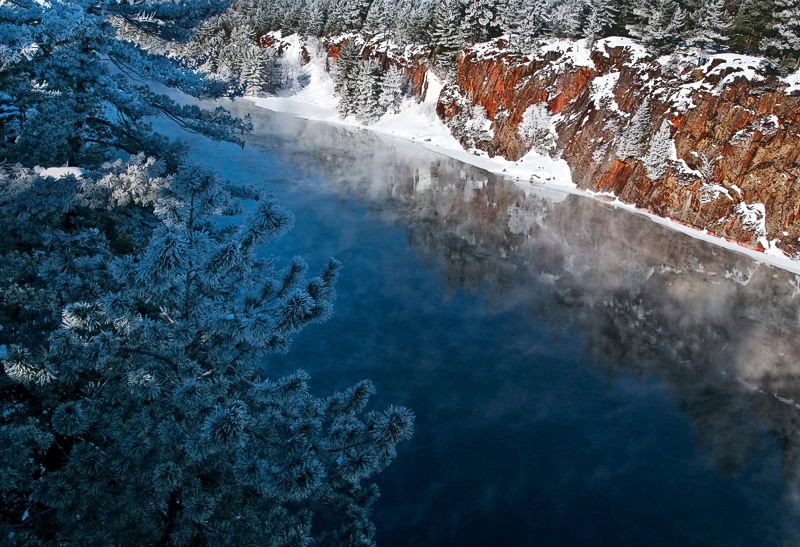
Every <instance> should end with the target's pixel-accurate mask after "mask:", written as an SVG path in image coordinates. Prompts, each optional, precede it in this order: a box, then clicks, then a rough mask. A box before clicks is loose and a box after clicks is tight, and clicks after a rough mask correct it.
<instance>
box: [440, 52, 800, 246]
mask: <svg viewBox="0 0 800 547" xmlns="http://www.w3.org/2000/svg"><path fill="white" fill-rule="evenodd" d="M757 64H758V60H757V59H753V58H749V57H746V56H740V55H716V56H711V57H708V56H700V57H698V56H694V57H693V56H689V55H676V56H673V57H671V58H668V59H666V58H665V59H654V58H652V57H651V56H649V55H648V54H647V53H646V52H645V51H644V50H642V49H641V47H640V46H638V45H637V44H636V43H634V42H632V41H629V40H621V39H606V40H601V41H600V42H598V43H597V44H595V46H594V47H593V48H591V50H589V49H586V48H584V47H583V46H582V44H581V43H577V44H576V43H570V42H557V43H551V44H549V45H546V46H545V47H542V48H541V49H540V50H539V51H538V52H537V54H536V55H535V56H531V57H523V56H512V55H510V54H509V53H508V48H507V47H506V44H504V43H503V42H502V41H496V42H493V43H491V44H482V45H480V46H477V47H475V48H473V49H470V50H467V51H465V52H463V53H462V54H460V55H459V57H458V59H457V71H456V76H455V81H454V83H453V84H452V85H450V86H449V87H448V88H445V90H444V91H443V93H442V97H441V98H440V101H439V105H438V112H439V115H440V117H441V118H442V119H443V120H445V121H446V122H447V123H449V124H450V125H451V127H452V128H453V129H454V130H455V133H456V136H457V137H458V138H459V139H460V140H461V141H462V143H463V144H465V145H466V146H473V147H474V148H477V149H480V150H484V151H485V152H487V153H488V154H489V155H491V156H494V155H502V156H504V157H506V158H508V159H511V160H517V159H519V158H520V157H522V156H523V155H524V154H525V153H527V152H528V151H529V150H530V149H531V147H532V143H531V139H530V135H529V134H528V135H526V131H525V129H526V122H525V121H524V118H525V113H526V111H528V109H529V108H531V106H532V105H547V108H546V109H545V110H544V111H545V112H547V113H548V114H549V116H550V122H551V123H552V130H553V131H554V133H555V135H554V137H555V146H554V147H553V148H552V149H550V150H549V152H550V153H552V154H555V155H560V156H561V157H562V158H563V159H564V160H566V162H567V163H568V164H569V166H570V168H571V170H572V177H573V180H574V182H575V183H576V184H577V185H578V186H579V187H580V188H584V189H586V190H590V191H594V192H610V193H613V194H614V195H616V196H617V197H618V198H619V199H620V200H622V201H624V202H627V203H631V204H635V205H636V206H638V207H641V208H643V209H646V210H649V211H652V212H653V213H655V214H657V215H659V216H662V217H670V218H673V219H675V220H678V221H680V222H684V223H686V224H689V225H692V226H695V227H698V228H702V229H706V230H708V231H709V232H710V233H713V234H716V235H718V236H720V237H725V238H729V239H732V240H735V241H737V242H739V243H742V244H744V245H749V246H752V247H756V248H761V249H764V248H770V247H777V248H779V249H781V250H783V251H784V252H786V253H787V254H789V255H792V256H794V257H795V258H797V257H798V256H800V241H799V240H798V238H800V162H799V161H798V156H800V97H798V96H796V95H792V94H791V93H789V92H787V90H788V91H791V90H789V89H788V85H787V84H785V83H782V82H781V81H780V80H778V79H777V78H775V77H766V76H763V75H761V74H760V73H759V70H758V66H757ZM476 113H477V114H476ZM637 113H638V115H637ZM476 115H477V116H484V117H485V118H486V120H487V121H488V122H490V125H489V130H488V131H485V132H483V133H482V134H481V135H479V136H478V138H476V135H475V134H474V132H472V133H471V132H469V131H464V124H463V123H460V119H461V118H463V117H464V116H468V117H469V116H471V117H474V116H476ZM537 124H539V125H541V124H542V119H541V116H540V117H539V118H537V119H534V120H533V121H530V120H529V121H528V122H527V127H528V133H530V127H531V125H533V126H534V127H533V129H539V130H541V129H542V128H541V127H538V128H537V127H535V126H536V125H537Z"/></svg>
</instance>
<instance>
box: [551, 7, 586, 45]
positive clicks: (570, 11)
mask: <svg viewBox="0 0 800 547" xmlns="http://www.w3.org/2000/svg"><path fill="white" fill-rule="evenodd" d="M585 12H586V2H585V0H553V1H551V2H550V4H549V10H548V13H547V28H548V30H549V32H550V33H551V34H552V35H553V36H558V37H560V38H578V37H579V36H580V35H581V29H582V28H583V26H584V22H585Z"/></svg>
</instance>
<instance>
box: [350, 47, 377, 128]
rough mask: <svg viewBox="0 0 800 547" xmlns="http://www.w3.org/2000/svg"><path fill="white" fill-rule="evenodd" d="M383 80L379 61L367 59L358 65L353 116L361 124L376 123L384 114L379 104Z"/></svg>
mask: <svg viewBox="0 0 800 547" xmlns="http://www.w3.org/2000/svg"><path fill="white" fill-rule="evenodd" d="M382 80H383V71H382V70H381V67H380V65H379V64H378V62H377V61H375V60H374V59H366V60H363V61H360V62H359V63H358V67H357V68H356V72H355V82H354V83H355V97H354V98H353V114H355V116H356V119H357V120H358V121H359V122H361V123H364V124H371V123H374V122H375V121H377V119H378V118H379V117H380V115H381V114H382V111H381V106H380V104H379V102H378V94H379V93H380V89H381V81H382Z"/></svg>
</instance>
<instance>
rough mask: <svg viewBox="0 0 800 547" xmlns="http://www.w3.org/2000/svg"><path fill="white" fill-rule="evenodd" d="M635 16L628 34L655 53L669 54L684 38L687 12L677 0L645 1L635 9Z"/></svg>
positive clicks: (629, 26)
mask: <svg viewBox="0 0 800 547" xmlns="http://www.w3.org/2000/svg"><path fill="white" fill-rule="evenodd" d="M633 15H634V17H635V19H636V22H635V23H633V24H630V25H628V27H627V28H628V32H630V33H631V36H633V37H634V38H638V39H639V40H641V41H642V42H643V43H644V44H645V45H646V46H647V47H649V48H652V49H653V50H654V51H657V52H659V53H667V52H669V51H670V50H671V49H672V48H674V47H675V46H676V45H677V44H678V42H679V41H680V40H681V38H682V37H683V31H684V27H685V25H686V12H685V11H684V9H683V8H682V7H681V6H680V5H679V4H678V3H677V2H676V1H675V0H645V1H644V2H642V3H641V4H636V5H635V6H634V7H633Z"/></svg>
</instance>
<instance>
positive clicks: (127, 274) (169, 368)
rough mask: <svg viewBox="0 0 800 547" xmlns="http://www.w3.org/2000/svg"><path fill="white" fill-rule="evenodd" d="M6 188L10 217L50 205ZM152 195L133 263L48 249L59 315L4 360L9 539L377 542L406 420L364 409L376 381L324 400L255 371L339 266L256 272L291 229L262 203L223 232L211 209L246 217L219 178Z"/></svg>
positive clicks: (3, 528)
mask: <svg viewBox="0 0 800 547" xmlns="http://www.w3.org/2000/svg"><path fill="white" fill-rule="evenodd" d="M155 174H158V171H156V172H155ZM140 179H141V177H140ZM145 180H146V178H145ZM28 182H29V185H32V186H34V188H33V191H34V194H33V195H39V196H42V197H40V198H39V199H40V201H41V200H43V199H46V200H52V199H53V198H52V196H48V195H46V194H42V193H41V192H40V190H41V188H38V189H37V188H35V187H36V186H37V185H41V184H47V181H42V180H41V179H38V178H36V177H34V178H33V179H30V177H28ZM0 183H1V184H0V204H2V207H1V209H2V212H3V214H9V213H14V214H15V215H16V218H19V212H20V211H22V210H32V211H33V212H36V213H38V214H41V212H42V210H46V208H45V207H42V205H41V203H37V204H32V203H31V200H30V199H28V198H27V197H26V196H25V194H24V193H20V191H19V190H20V183H19V177H14V178H13V179H10V178H8V177H6V178H3V179H2V180H1V181H0ZM90 185H91V183H90V182H89V181H87V182H84V184H82V185H73V186H72V188H74V189H75V190H76V191H79V192H84V191H86V188H87V187H88V186H90ZM160 186H161V189H160V190H159V192H160V194H159V197H158V199H157V200H156V202H155V213H156V216H157V219H158V223H157V224H156V225H155V228H154V229H153V230H152V232H151V235H150V236H149V241H148V242H147V243H146V244H145V245H144V246H142V247H140V249H141V250H140V251H138V252H136V254H133V255H127V256H118V257H114V255H113V253H112V252H111V248H110V246H109V241H108V240H106V238H105V237H104V236H103V234H102V233H101V232H99V231H98V230H96V229H79V230H69V231H64V230H54V231H53V232H52V233H50V234H49V235H47V236H46V237H44V238H42V239H41V243H42V244H43V245H44V246H45V252H46V255H47V260H45V261H42V262H41V265H40V267H39V271H38V276H39V277H40V278H41V279H42V281H43V283H44V284H45V285H46V286H47V287H49V290H50V292H52V293H53V298H55V299H56V300H58V301H62V302H65V303H66V304H65V305H64V306H63V308H62V311H61V321H60V325H54V326H55V327H56V328H55V329H54V330H53V331H52V332H51V334H50V335H49V337H48V339H47V342H46V344H45V346H44V348H43V349H42V350H39V349H38V348H37V347H36V344H35V342H32V341H31V340H24V341H23V340H19V342H20V344H16V345H12V346H11V347H10V348H9V350H8V352H7V354H6V355H5V356H4V358H3V359H2V364H3V367H4V371H5V376H4V377H2V384H0V385H9V386H10V388H11V389H8V390H6V392H7V395H8V394H12V395H11V398H10V399H6V400H5V401H3V421H2V426H1V427H0V439H1V440H2V443H1V446H3V450H4V454H3V455H4V456H5V458H4V459H3V461H2V464H0V465H2V469H3V473H2V474H0V476H2V477H3V478H2V480H0V492H2V495H3V499H4V508H3V510H2V516H3V518H2V519H0V533H2V537H3V538H4V542H5V544H10V545H29V544H33V543H34V542H35V544H37V545H51V544H52V545H57V544H58V545H60V544H75V545H77V544H80V545H110V544H111V545H142V544H145V545H161V544H164V545H166V544H172V545H198V544H211V545H216V544H229V543H231V542H233V543H236V544H243V545H249V544H264V545H287V544H297V545H305V544H308V543H309V542H310V541H311V540H312V539H316V540H317V541H320V542H321V543H322V544H330V545H341V544H368V543H369V542H370V541H371V538H372V534H373V532H374V529H373V526H372V525H371V523H370V522H369V510H370V509H369V508H370V504H371V503H372V502H373V501H374V499H375V493H376V491H375V487H374V486H373V485H364V484H362V481H363V480H364V479H366V478H368V477H369V476H370V475H372V474H373V473H375V472H377V471H378V470H380V469H381V468H383V467H384V466H385V465H387V464H388V463H389V461H390V460H391V459H392V458H393V457H394V454H395V448H394V447H395V445H396V443H397V442H399V441H401V440H403V439H406V438H408V437H409V436H410V434H411V427H412V416H411V414H410V413H409V412H408V411H407V410H405V409H403V408H398V407H390V408H389V409H387V410H386V411H385V412H382V413H376V412H370V413H365V407H366V404H367V400H368V398H369V395H370V394H371V393H372V392H373V388H372V386H371V384H370V383H369V382H361V383H359V384H357V385H356V386H354V387H353V388H351V389H349V390H347V391H345V392H342V393H336V394H334V395H333V396H332V397H329V398H327V399H317V398H315V397H313V396H312V395H310V393H309V390H308V386H307V376H306V375H305V374H304V373H302V372H298V373H296V374H294V375H292V376H289V377H286V378H282V379H276V380H272V379H268V378H266V377H264V376H263V374H262V373H261V370H260V368H259V367H258V363H259V360H260V357H261V356H262V355H263V354H264V353H265V352H274V351H285V350H286V348H287V346H288V343H289V339H290V337H291V335H292V334H293V333H295V332H297V331H298V330H299V329H301V328H303V326H304V325H307V324H309V323H311V322H315V321H320V320H324V319H325V318H327V317H328V315H329V314H330V310H331V303H332V300H333V297H334V281H335V278H336V276H337V271H338V269H339V265H338V263H337V262H335V261H331V262H330V264H328V265H327V266H326V267H325V268H324V269H323V270H322V272H321V273H320V274H319V275H318V276H315V277H313V278H311V279H306V278H305V272H306V270H307V267H306V265H305V264H304V263H303V262H302V261H301V260H300V259H294V260H293V261H292V263H291V265H290V266H289V267H288V268H287V269H285V270H283V271H277V270H275V269H274V265H275V262H274V261H273V260H268V259H264V258H259V257H258V254H257V250H258V248H259V247H260V246H261V245H263V244H264V243H266V242H268V241H269V240H270V239H272V238H273V237H276V236H278V235H280V234H281V233H283V232H285V231H286V230H287V229H288V228H289V226H290V224H291V221H292V219H291V215H289V214H288V213H287V212H286V211H285V210H283V209H282V208H281V207H280V206H279V205H278V204H277V203H276V202H275V201H274V200H273V199H271V198H269V197H266V196H262V197H261V198H260V200H259V202H258V207H257V208H256V211H255V212H254V213H253V214H251V215H250V216H249V217H248V218H247V219H246V220H245V221H244V222H242V223H241V224H240V225H239V226H238V227H237V228H219V227H217V225H216V224H215V223H214V221H213V219H212V217H211V215H212V213H214V212H224V211H232V212H235V210H236V209H235V208H234V207H232V205H234V204H233V203H232V201H231V196H230V193H229V192H228V191H227V190H226V188H225V186H224V185H223V184H222V181H221V180H220V179H219V177H218V176H216V175H214V174H213V173H208V172H206V171H203V170H201V169H197V168H192V167H187V168H184V169H183V170H182V171H180V172H179V173H178V174H177V175H176V176H174V177H172V178H171V179H170V180H169V181H168V184H166V185H160ZM100 192H101V193H102V189H101V190H100ZM147 195H152V194H151V193H150V194H145V196H147ZM68 197H69V196H68ZM76 197H79V196H76ZM72 201H73V202H76V200H75V199H74V198H72ZM63 205H64V203H61V204H57V205H55V207H54V206H53V205H52V204H51V206H50V210H51V211H53V212H52V213H51V216H56V217H58V216H59V213H60V214H61V215H63V208H62V207H63ZM67 206H68V207H69V204H68V203H67ZM32 256H35V253H32ZM23 343H24V345H23ZM9 448H12V450H9ZM313 510H320V511H323V512H325V513H326V514H327V515H329V516H333V517H335V519H336V520H335V521H332V523H331V524H332V525H330V526H329V525H325V524H323V525H321V526H320V525H319V524H313V523H312V511H313ZM20 523H22V524H20ZM12 525H13V527H12Z"/></svg>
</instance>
